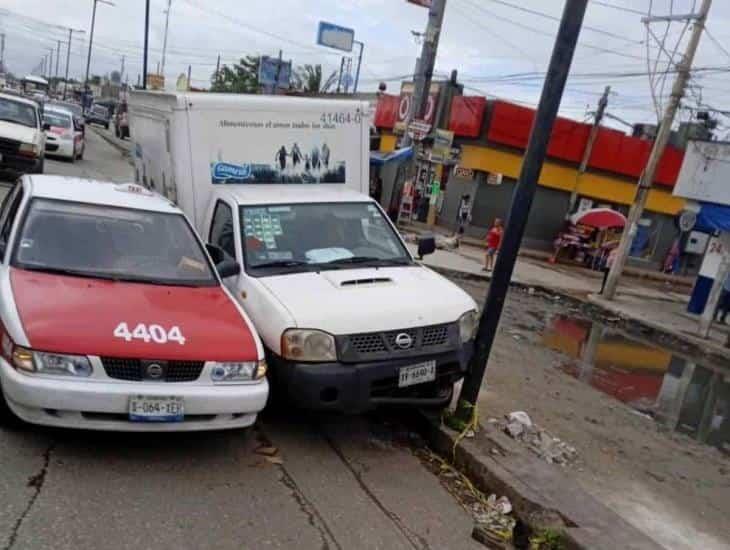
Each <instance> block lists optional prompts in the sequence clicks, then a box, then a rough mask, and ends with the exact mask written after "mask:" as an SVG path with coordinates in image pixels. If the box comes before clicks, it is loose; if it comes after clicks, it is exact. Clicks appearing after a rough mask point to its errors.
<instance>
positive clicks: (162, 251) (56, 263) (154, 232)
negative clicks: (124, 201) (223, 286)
mask: <svg viewBox="0 0 730 550" xmlns="http://www.w3.org/2000/svg"><path fill="white" fill-rule="evenodd" d="M16 242H17V245H16V247H15V256H14V262H13V265H15V266H17V267H19V268H22V269H29V270H35V271H46V272H51V273H61V274H67V275H73V276H80V277H91V278H101V279H114V280H122V281H138V282H144V283H153V284H162V285H178V286H214V285H216V284H218V283H217V280H216V278H215V276H214V275H213V271H212V268H211V266H210V263H209V262H208V260H207V257H206V255H205V253H204V252H203V250H202V248H201V246H200V243H199V241H198V240H197V239H196V238H195V235H194V233H193V230H192V228H191V227H190V225H189V224H188V223H187V221H186V220H185V218H184V217H183V216H182V215H180V214H167V213H163V212H148V211H144V210H133V209H128V208H116V207H109V206H96V205H91V204H80V203H75V202H66V201H57V200H47V199H34V200H33V202H32V203H31V205H30V209H29V211H28V214H27V215H26V217H25V220H24V222H23V226H22V228H21V230H20V233H19V237H18V239H17V241H16Z"/></svg>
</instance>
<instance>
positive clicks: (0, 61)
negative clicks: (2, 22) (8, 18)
mask: <svg viewBox="0 0 730 550" xmlns="http://www.w3.org/2000/svg"><path fill="white" fill-rule="evenodd" d="M0 67H2V69H3V70H5V33H1V34H0Z"/></svg>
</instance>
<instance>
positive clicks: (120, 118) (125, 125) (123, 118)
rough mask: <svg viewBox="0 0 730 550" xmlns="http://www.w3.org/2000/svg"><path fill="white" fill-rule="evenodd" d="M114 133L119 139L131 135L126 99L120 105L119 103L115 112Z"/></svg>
mask: <svg viewBox="0 0 730 550" xmlns="http://www.w3.org/2000/svg"><path fill="white" fill-rule="evenodd" d="M114 134H115V135H116V136H117V137H118V138H119V139H124V138H128V137H129V118H128V113H127V102H126V101H122V102H121V103H120V104H119V105H117V109H116V111H115V113H114Z"/></svg>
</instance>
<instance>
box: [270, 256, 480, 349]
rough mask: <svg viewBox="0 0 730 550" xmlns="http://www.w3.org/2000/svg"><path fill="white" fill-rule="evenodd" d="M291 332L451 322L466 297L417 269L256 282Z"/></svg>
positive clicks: (466, 305)
mask: <svg viewBox="0 0 730 550" xmlns="http://www.w3.org/2000/svg"><path fill="white" fill-rule="evenodd" d="M260 281H261V282H262V283H263V284H264V285H265V286H266V288H267V289H268V290H269V291H270V292H271V293H272V294H273V295H274V296H275V297H276V298H278V300H279V301H280V302H281V303H282V304H283V305H284V307H286V308H287V309H288V310H289V312H290V313H291V315H292V317H293V318H294V322H295V326H297V327H300V328H313V329H320V330H324V331H327V332H329V333H331V334H338V335H339V334H352V333H360V332H374V331H381V330H396V329H400V328H408V327H415V326H423V325H435V324H440V323H450V322H454V321H456V320H457V319H458V318H459V317H460V316H461V315H462V314H463V313H465V312H467V311H469V310H471V309H476V304H475V302H474V300H472V299H471V297H470V296H469V295H468V294H466V292H464V291H463V290H461V289H460V288H459V287H457V286H456V285H454V284H453V283H451V282H450V281H448V280H446V279H444V278H443V277H441V276H440V275H438V274H436V273H434V272H433V271H431V270H429V269H426V268H424V267H420V266H413V267H393V268H380V269H374V268H364V269H347V270H337V271H322V272H320V273H315V272H310V273H296V274H291V275H278V276H274V277H265V278H261V279H260Z"/></svg>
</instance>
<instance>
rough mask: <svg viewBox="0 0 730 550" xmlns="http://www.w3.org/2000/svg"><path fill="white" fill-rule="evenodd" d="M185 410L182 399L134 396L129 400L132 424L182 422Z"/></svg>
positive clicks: (167, 396)
mask: <svg viewBox="0 0 730 550" xmlns="http://www.w3.org/2000/svg"><path fill="white" fill-rule="evenodd" d="M184 418H185V408H184V404H183V398H182V397H174V396H169V395H166V396H154V395H133V396H131V397H130V398H129V420H130V421H132V422H182V421H183V419H184Z"/></svg>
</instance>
